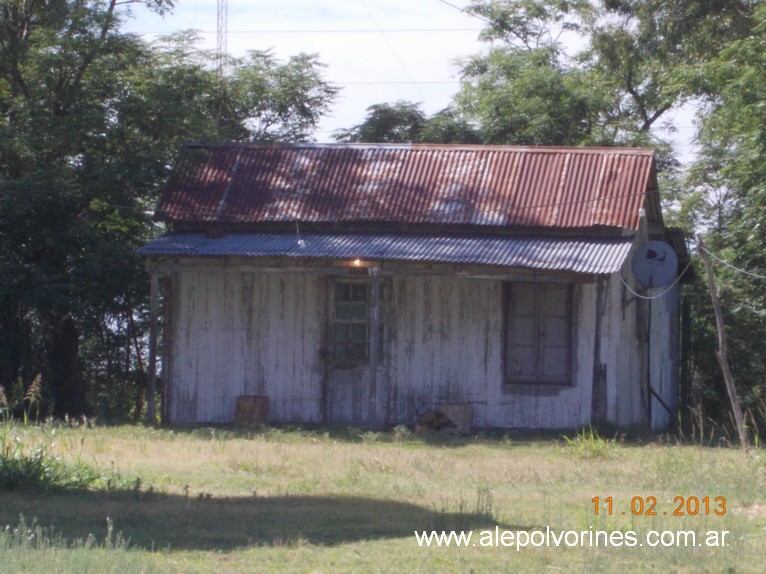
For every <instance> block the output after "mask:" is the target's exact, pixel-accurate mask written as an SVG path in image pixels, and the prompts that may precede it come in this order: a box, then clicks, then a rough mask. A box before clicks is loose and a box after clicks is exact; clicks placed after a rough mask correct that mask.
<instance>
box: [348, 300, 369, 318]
mask: <svg viewBox="0 0 766 574" xmlns="http://www.w3.org/2000/svg"><path fill="white" fill-rule="evenodd" d="M367 316H368V311H367V303H352V304H351V319H352V320H354V321H366V320H367Z"/></svg>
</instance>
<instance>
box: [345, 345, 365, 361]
mask: <svg viewBox="0 0 766 574" xmlns="http://www.w3.org/2000/svg"><path fill="white" fill-rule="evenodd" d="M349 358H350V359H351V360H352V361H366V360H367V343H366V342H365V343H351V344H350V345H349Z"/></svg>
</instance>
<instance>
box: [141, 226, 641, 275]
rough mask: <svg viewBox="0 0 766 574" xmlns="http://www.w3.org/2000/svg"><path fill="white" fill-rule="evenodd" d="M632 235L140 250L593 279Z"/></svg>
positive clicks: (409, 238)
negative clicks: (466, 267) (489, 268)
mask: <svg viewBox="0 0 766 574" xmlns="http://www.w3.org/2000/svg"><path fill="white" fill-rule="evenodd" d="M632 241H633V239H632V238H631V237H599V238H595V237H594V238H588V237H538V236H534V237H529V236H521V237H520V236H496V235H495V236H481V235H473V236H454V235H412V234H390V233H386V234H359V233H355V234H348V233H305V234H301V235H300V236H299V235H297V234H288V233H236V234H229V235H223V236H221V237H208V236H207V235H206V234H204V233H169V234H167V235H163V236H162V237H159V238H158V239H155V240H154V241H152V242H151V243H148V244H147V245H145V246H143V247H142V248H141V249H140V250H139V252H140V253H141V254H142V255H145V256H193V257H221V256H243V257H296V258H309V259H312V258H331V259H347V260H352V259H356V258H360V259H368V260H380V261H416V262H436V263H471V264H479V265H494V266H502V267H515V268H526V269H537V270H550V271H572V272H576V273H585V274H591V275H598V274H610V273H614V272H616V271H618V270H619V269H620V268H621V267H622V264H623V263H624V262H625V258H626V257H627V256H628V253H629V251H630V247H631V243H632Z"/></svg>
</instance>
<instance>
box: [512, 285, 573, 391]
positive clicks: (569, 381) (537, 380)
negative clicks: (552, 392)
mask: <svg viewBox="0 0 766 574" xmlns="http://www.w3.org/2000/svg"><path fill="white" fill-rule="evenodd" d="M519 286H522V287H524V288H529V289H531V290H532V291H533V292H534V293H535V303H534V304H535V313H534V331H535V333H536V337H535V345H534V355H535V359H534V362H535V365H534V373H533V374H531V375H529V374H527V375H513V374H511V373H510V367H511V364H510V363H511V349H510V347H511V345H512V341H511V332H510V329H511V326H512V317H511V313H512V306H513V296H514V295H513V292H514V288H516V289H518V288H519ZM551 288H556V289H566V296H567V309H566V313H565V317H566V321H567V328H566V329H565V330H564V332H565V333H566V337H567V340H566V348H567V351H568V353H567V361H566V375H564V376H562V377H551V376H545V375H543V374H542V367H543V365H544V363H545V356H544V352H543V347H542V344H541V343H542V337H543V334H542V332H541V331H542V328H543V322H544V320H545V315H544V307H545V303H544V296H543V295H542V294H543V293H545V292H546V291H547V290H548V289H551ZM576 293H577V292H576V289H575V285H574V284H573V283H555V282H539V283H537V282H523V281H519V282H516V281H513V282H512V281H506V282H504V284H503V321H502V328H503V332H502V353H503V384H504V385H535V386H573V385H574V374H575V367H576V349H577V344H576V341H577V340H576V320H575V317H576V305H575V301H576Z"/></svg>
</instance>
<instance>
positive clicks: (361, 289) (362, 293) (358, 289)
mask: <svg viewBox="0 0 766 574" xmlns="http://www.w3.org/2000/svg"><path fill="white" fill-rule="evenodd" d="M350 285H351V300H352V301H367V283H351V284H350Z"/></svg>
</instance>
